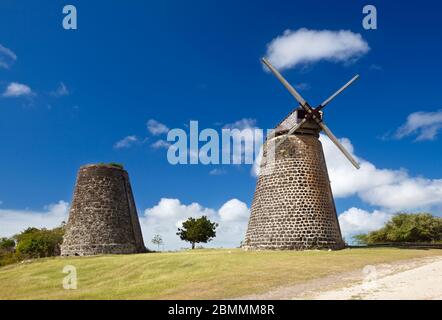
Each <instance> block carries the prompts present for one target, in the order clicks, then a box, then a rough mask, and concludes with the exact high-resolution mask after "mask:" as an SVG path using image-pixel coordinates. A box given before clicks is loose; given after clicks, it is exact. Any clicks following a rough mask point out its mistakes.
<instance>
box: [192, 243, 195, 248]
mask: <svg viewBox="0 0 442 320" xmlns="http://www.w3.org/2000/svg"><path fill="white" fill-rule="evenodd" d="M193 249H195V242H192V250H193Z"/></svg>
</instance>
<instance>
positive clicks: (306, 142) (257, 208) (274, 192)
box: [243, 59, 359, 250]
mask: <svg viewBox="0 0 442 320" xmlns="http://www.w3.org/2000/svg"><path fill="white" fill-rule="evenodd" d="M262 61H263V63H264V64H265V65H266V66H267V67H268V68H269V69H270V71H271V72H272V73H273V74H274V75H275V76H276V77H277V78H278V79H279V81H281V83H282V84H283V85H284V86H285V87H286V88H287V90H288V91H289V92H290V93H291V94H292V95H293V97H294V98H295V99H296V100H297V101H298V103H299V105H300V106H299V107H298V108H296V109H295V110H294V111H292V112H291V113H290V114H289V115H288V116H287V117H286V118H285V119H284V120H283V121H281V122H280V123H279V125H278V126H277V127H276V128H275V130H274V132H273V134H272V135H270V136H268V137H267V140H266V143H265V145H264V148H263V150H264V152H263V161H261V167H260V169H261V171H260V174H259V177H258V182H257V186H256V191H255V195H254V199H253V204H252V212H251V216H250V220H249V224H248V229H247V233H246V238H245V240H244V242H243V248H245V249H292V250H304V249H315V248H318V249H321V248H322V249H341V248H343V247H344V242H343V240H342V235H341V231H340V228H339V222H338V218H337V214H336V208H335V203H334V200H333V194H332V190H331V187H330V180H329V176H328V172H327V166H326V163H325V158H324V152H323V149H322V145H321V142H320V141H319V133H320V132H321V131H323V132H324V133H325V134H326V135H327V136H328V137H329V138H330V139H331V141H333V143H334V144H335V145H336V146H337V147H338V148H339V150H341V151H342V153H343V154H344V155H345V156H346V157H347V159H348V160H350V162H351V163H352V164H353V165H354V166H355V167H356V168H357V169H359V164H358V163H357V162H356V160H355V159H353V157H352V156H351V155H350V153H349V152H347V150H345V148H344V147H343V146H342V145H341V143H340V142H339V141H338V139H337V138H336V137H335V136H334V135H333V133H332V132H331V131H330V129H328V127H327V126H326V125H325V123H324V121H323V113H322V109H323V108H324V107H325V106H326V105H327V104H328V103H330V101H332V100H333V99H334V98H335V97H336V96H337V95H339V94H340V93H341V92H342V91H344V90H345V89H346V88H347V87H348V86H350V85H351V84H352V83H353V82H354V81H356V80H357V79H358V78H359V76H358V75H357V76H355V77H354V78H353V79H351V80H350V81H349V82H348V83H347V84H346V85H344V86H343V87H342V88H341V89H339V90H338V91H337V92H336V93H335V94H333V95H332V96H331V97H330V98H328V99H327V100H325V101H324V102H323V103H321V104H320V105H319V106H318V107H317V108H312V107H311V106H310V105H309V104H308V103H307V102H306V101H305V100H304V99H303V98H302V97H301V95H300V94H299V93H298V92H297V91H296V90H295V89H294V88H293V87H292V86H291V85H290V84H289V83H288V82H287V81H286V80H285V79H284V78H283V77H282V76H281V74H280V73H279V72H278V71H277V70H276V69H275V68H274V67H273V66H272V65H271V64H270V63H269V62H268V61H267V60H265V59H263V60H262ZM271 155H272V157H271ZM270 158H272V161H270V160H269V159H270ZM269 162H271V163H269Z"/></svg>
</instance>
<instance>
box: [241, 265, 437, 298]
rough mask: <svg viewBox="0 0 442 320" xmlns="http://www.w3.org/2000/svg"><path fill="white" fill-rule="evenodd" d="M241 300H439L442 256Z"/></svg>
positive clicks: (313, 282)
mask: <svg viewBox="0 0 442 320" xmlns="http://www.w3.org/2000/svg"><path fill="white" fill-rule="evenodd" d="M241 299H258V300H259V299H286V300H291V299H320V300H340V299H344V300H347V299H369V300H376V299H404V300H412V299H419V300H421V299H438V300H439V299H442V257H429V258H424V259H416V260H407V261H399V262H395V263H391V264H381V265H376V266H366V267H365V268H364V269H362V270H356V271H352V272H346V273H342V274H335V275H332V276H328V277H325V278H320V279H316V280H313V281H308V282H305V283H301V284H296V285H293V286H288V287H281V288H278V289H276V290H273V291H270V292H267V293H264V294H260V295H250V296H246V297H241Z"/></svg>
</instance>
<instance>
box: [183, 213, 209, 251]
mask: <svg viewBox="0 0 442 320" xmlns="http://www.w3.org/2000/svg"><path fill="white" fill-rule="evenodd" d="M217 227H218V224H217V223H216V222H211V221H210V220H209V219H207V217H206V216H202V217H201V218H198V219H195V218H189V219H187V221H184V222H183V227H182V228H178V232H177V235H178V236H180V238H181V240H184V241H187V242H190V243H191V244H192V249H195V243H206V242H208V241H211V240H212V239H213V238H215V236H216V231H215V230H216V228H217Z"/></svg>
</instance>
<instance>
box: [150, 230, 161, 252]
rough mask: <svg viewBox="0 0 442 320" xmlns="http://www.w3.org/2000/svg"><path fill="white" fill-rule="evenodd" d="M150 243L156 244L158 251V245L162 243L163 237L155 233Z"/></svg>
mask: <svg viewBox="0 0 442 320" xmlns="http://www.w3.org/2000/svg"><path fill="white" fill-rule="evenodd" d="M152 243H153V244H155V245H157V246H158V251H160V246H161V245H162V244H163V238H162V237H161V236H160V235H159V234H156V235H155V236H154V237H153V239H152Z"/></svg>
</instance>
